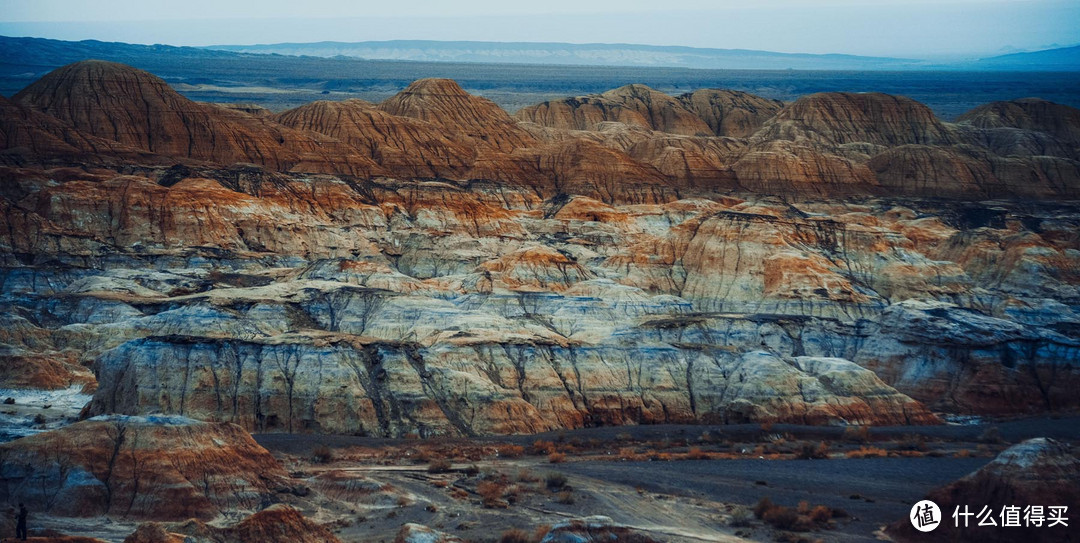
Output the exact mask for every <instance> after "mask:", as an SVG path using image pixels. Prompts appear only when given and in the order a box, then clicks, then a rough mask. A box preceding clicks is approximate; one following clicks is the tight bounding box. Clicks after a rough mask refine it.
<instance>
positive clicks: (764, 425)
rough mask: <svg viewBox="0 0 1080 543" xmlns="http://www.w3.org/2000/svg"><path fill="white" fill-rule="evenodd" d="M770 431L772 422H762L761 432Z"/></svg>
mask: <svg viewBox="0 0 1080 543" xmlns="http://www.w3.org/2000/svg"><path fill="white" fill-rule="evenodd" d="M772 429H773V423H772V422H763V423H761V431H762V432H771V431H772Z"/></svg>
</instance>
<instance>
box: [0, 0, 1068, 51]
mask: <svg viewBox="0 0 1080 543" xmlns="http://www.w3.org/2000/svg"><path fill="white" fill-rule="evenodd" d="M668 6H671V9H662V8H665V7H668ZM0 35H7V36H37V37H45V38H56V39H65V40H81V39H91V38H92V39H99V40H105V41H124V42H130V43H167V44H172V45H211V44H253V43H276V42H310V41H323V40H334V41H367V40H392V39H431V40H479V41H548V42H571V43H597V42H599V43H643V44H651V45H687V46H693V47H717V48H740V49H764V50H769V51H783V52H799V53H851V54H862V55H889V56H908V57H918V56H923V57H925V56H935V55H980V54H986V53H994V52H999V51H1002V50H1003V49H1004V48H1006V47H1015V48H1020V49H1039V48H1044V47H1048V46H1052V45H1054V44H1057V45H1075V44H1077V43H1080V1H1078V0H997V1H989V2H987V1H979V0H880V1H877V0H826V1H824V2H820V1H810V0H757V1H755V0H738V1H732V0H712V1H708V0H678V1H677V2H657V1H656V0H649V1H638V0H591V1H588V2H585V1H581V0H576V1H571V0H544V1H542V2H536V3H525V2H514V1H510V0H500V1H494V0H473V1H469V0H458V1H449V0H443V1H436V0H406V1H400V0H399V1H394V0H389V1H388V0H383V1H380V2H363V1H349V0H323V1H304V0H289V1H285V0H263V1H259V2H237V1H230V0H181V1H170V2H151V1H146V0H96V1H78V0H0Z"/></svg>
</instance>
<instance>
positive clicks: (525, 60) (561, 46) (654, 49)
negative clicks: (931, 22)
mask: <svg viewBox="0 0 1080 543" xmlns="http://www.w3.org/2000/svg"><path fill="white" fill-rule="evenodd" d="M206 49H210V50H217V51H231V52H236V53H252V54H277V55H287V56H311V57H321V58H338V57H346V58H363V59H379V60H405V61H423V62H480V63H510V64H556V65H591V66H635V67H672V68H699V69H751V70H926V69H952V70H958V69H970V70H1020V71H1077V70H1080V46H1077V47H1065V48H1059V49H1049V50H1046V51H1036V52H1029V53H1012V54H1006V55H1000V56H994V57H989V58H984V59H972V60H961V61H950V62H936V61H929V60H920V59H910V58H892V57H869V56H859V55H841V54H828V55H814V54H804V53H776V52H772V51H755V50H748V49H704V48H697V47H677V46H655V45H636V44H605V43H591V44H572V43H530V42H506V43H504V42H479V41H432V40H394V41H366V42H355V43H345V42H332V41H326V42H316V43H276V44H264V45H213V46H209V47H206Z"/></svg>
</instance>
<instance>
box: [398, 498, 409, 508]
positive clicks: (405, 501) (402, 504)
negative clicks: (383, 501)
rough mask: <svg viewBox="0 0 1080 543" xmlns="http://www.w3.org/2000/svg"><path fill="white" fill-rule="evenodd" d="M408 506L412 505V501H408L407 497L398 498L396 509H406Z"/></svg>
mask: <svg viewBox="0 0 1080 543" xmlns="http://www.w3.org/2000/svg"><path fill="white" fill-rule="evenodd" d="M409 505H412V500H410V499H409V497H408V496H398V499H397V506H398V507H408V506H409Z"/></svg>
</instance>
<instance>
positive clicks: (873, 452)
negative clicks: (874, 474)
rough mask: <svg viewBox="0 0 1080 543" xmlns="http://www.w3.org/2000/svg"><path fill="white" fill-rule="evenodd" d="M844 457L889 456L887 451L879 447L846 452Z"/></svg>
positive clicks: (860, 448)
mask: <svg viewBox="0 0 1080 543" xmlns="http://www.w3.org/2000/svg"><path fill="white" fill-rule="evenodd" d="M844 456H846V457H848V458H885V457H886V456H889V451H886V450H885V449H882V448H879V447H859V448H858V449H856V450H853V451H848V452H846V453H845V454H844Z"/></svg>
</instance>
